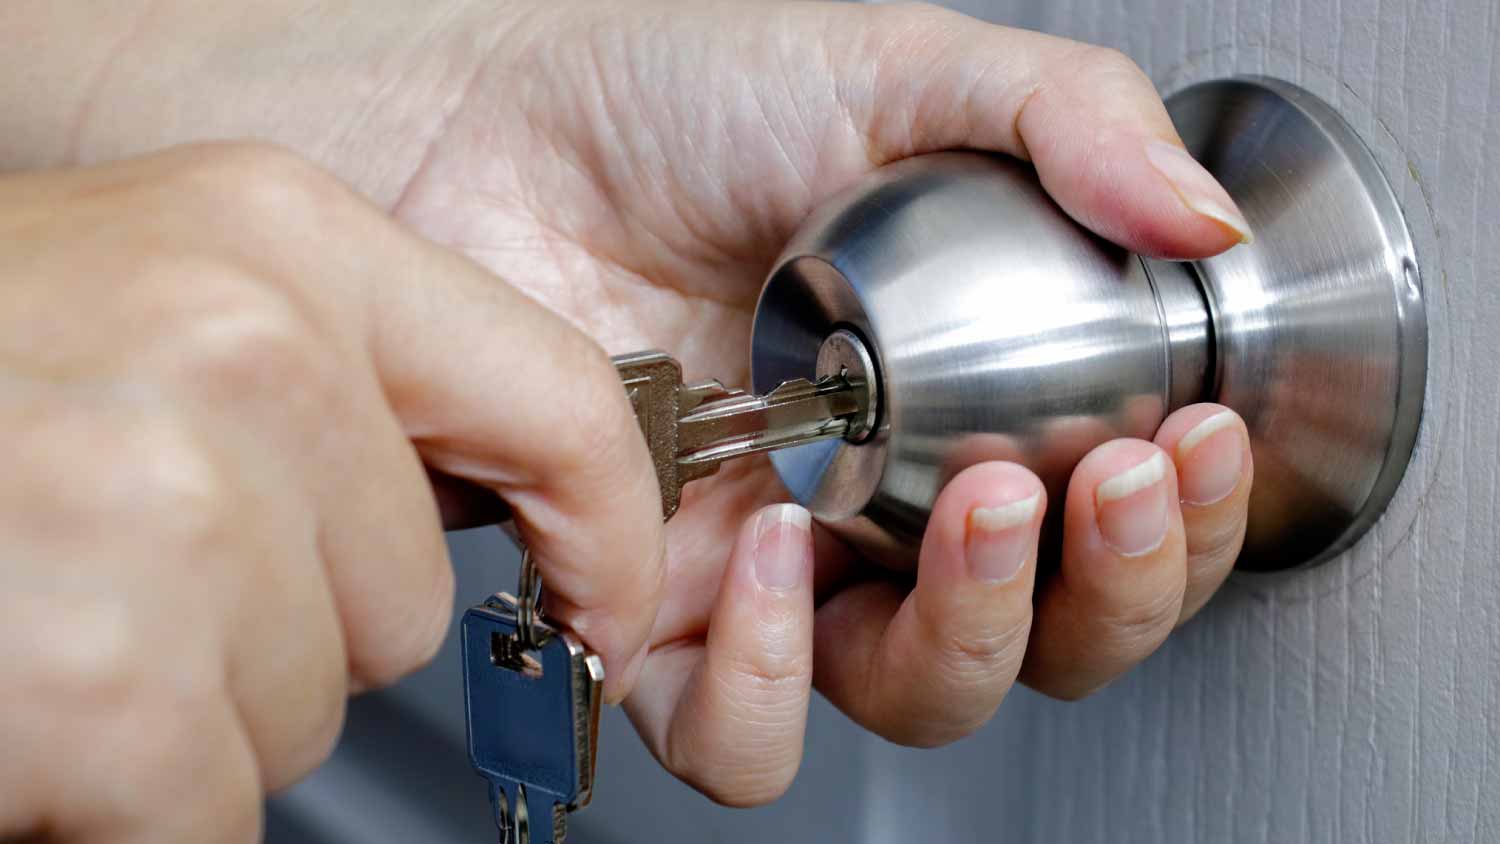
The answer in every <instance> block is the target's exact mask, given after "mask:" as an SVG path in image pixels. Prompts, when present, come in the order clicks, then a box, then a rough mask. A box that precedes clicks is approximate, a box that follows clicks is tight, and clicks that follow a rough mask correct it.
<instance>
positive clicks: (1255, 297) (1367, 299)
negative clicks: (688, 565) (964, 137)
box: [751, 78, 1427, 569]
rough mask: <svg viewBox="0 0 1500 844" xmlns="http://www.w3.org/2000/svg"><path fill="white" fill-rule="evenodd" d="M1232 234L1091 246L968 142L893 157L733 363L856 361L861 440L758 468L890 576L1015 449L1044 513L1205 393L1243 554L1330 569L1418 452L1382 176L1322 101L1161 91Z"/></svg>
mask: <svg viewBox="0 0 1500 844" xmlns="http://www.w3.org/2000/svg"><path fill="white" fill-rule="evenodd" d="M1168 109H1169V111H1170V112H1171V114H1172V118H1173V120H1174V122H1175V123H1176V124H1177V127H1178V129H1179V130H1180V131H1181V133H1182V135H1183V139H1184V140H1185V141H1186V143H1187V145H1188V148H1189V149H1190V150H1191V151H1192V152H1193V154H1194V155H1195V156H1196V157H1197V158H1198V159H1199V160H1200V161H1201V162H1203V164H1204V165H1205V166H1206V167H1207V168H1208V169H1209V170H1210V171H1211V172H1212V173H1213V174H1214V175H1215V176H1216V177H1217V178H1218V179H1219V181H1220V182H1221V183H1222V184H1223V185H1224V186H1225V188H1226V189H1227V190H1228V191H1229V192H1230V194H1231V195H1232V196H1233V197H1234V199H1235V201H1236V202H1237V203H1238V204H1239V206H1240V209H1241V210H1242V211H1243V212H1244V213H1245V215H1246V217H1247V218H1248V219H1249V221H1250V224H1251V226H1252V228H1253V230H1254V232H1255V236H1256V240H1255V242H1254V243H1253V244H1250V245H1246V246H1239V247H1236V248H1235V249H1232V250H1230V251H1229V252H1227V253H1225V254H1224V255H1220V256H1218V257H1215V258H1211V259H1208V260H1205V261H1199V262H1195V263H1191V264H1187V263H1169V262H1162V261H1153V260H1148V259H1142V258H1140V257H1138V256H1135V255H1131V254H1129V253H1127V252H1125V251H1123V250H1121V249H1119V248H1117V247H1114V246H1112V245H1110V244H1108V243H1105V242H1103V241H1101V240H1099V239H1098V238H1096V237H1094V236H1092V235H1090V234H1089V233H1088V232H1086V231H1085V230H1083V229H1082V228H1081V227H1079V226H1078V225H1077V224H1076V223H1074V222H1073V221H1072V220H1071V219H1070V218H1068V217H1067V216H1066V215H1065V214H1063V212H1062V211H1061V210H1060V209H1058V208H1057V206H1056V205H1054V204H1053V203H1052V201H1051V200H1050V199H1049V198H1048V197H1047V195H1046V194H1045V192H1044V191H1043V190H1042V189H1041V187H1040V185H1039V184H1038V183H1037V181H1036V177H1035V174H1034V173H1033V172H1032V171H1031V170H1030V168H1028V167H1027V166H1025V165H1022V164H1020V163H1017V162H1015V161H1012V160H1009V159H1004V158H999V157H990V156H984V155H980V154H975V153H943V154H937V155H927V156H921V157H918V158H913V159H908V160H905V161H902V162H899V163H896V164H893V165H890V166H888V167H885V168H882V169H881V170H879V171H878V172H876V173H874V174H872V175H871V176H870V177H869V178H867V179H866V180H864V181H863V182H862V183H860V184H857V185H855V186H854V187H852V188H851V189H849V190H848V191H846V192H844V193H843V194H841V195H840V196H838V197H837V198H835V199H834V200H832V201H831V202H830V203H829V204H828V205H826V206H825V207H823V208H821V209H820V210H819V211H817V212H816V213H815V214H814V215H813V216H812V217H811V218H810V219H809V220H808V221H807V223H806V224H805V225H804V226H803V228H802V229H801V230H800V231H799V233H798V234H797V235H796V236H795V237H794V238H793V240H792V242H791V243H790V244H789V246H788V247H787V249H786V251H785V252H784V254H783V255H782V257H781V259H780V260H779V261H778V262H777V265H776V267H775V269H774V270H773V271H772V273H771V275H770V277H769V280H768V281H767V282H766V286H765V289H764V290H763V291H762V293H761V298H760V303H759V305H758V308H757V312H756V316H755V326H754V330H753V339H752V354H751V363H752V377H753V380H754V385H755V388H756V390H757V391H764V390H767V389H769V388H770V387H772V386H774V385H775V384H776V383H777V382H778V381H781V380H783V379H786V378H793V377H806V376H807V375H809V374H810V373H816V374H826V373H827V372H828V371H837V369H838V368H840V367H850V368H856V369H859V370H860V372H861V374H865V375H866V376H867V377H870V378H871V379H872V380H873V381H874V383H875V384H876V387H877V390H876V392H877V394H878V396H879V402H878V405H877V407H876V408H875V411H874V419H872V420H870V422H871V424H870V425H869V426H868V427H867V430H866V431H865V432H864V433H863V434H862V435H861V437H860V438H859V441H853V440H843V441H831V442H822V443H814V444H811V445H808V446H804V447H801V448H797V449H791V450H788V451H785V452H781V453H778V454H775V455H773V456H772V461H773V463H774V464H775V466H776V469H777V471H778V472H779V473H780V475H781V479H782V480H783V482H784V483H785V484H786V486H787V488H788V489H789V490H790V491H791V493H792V494H793V496H794V497H795V498H797V499H798V500H799V501H800V502H802V503H803V504H805V505H807V506H808V507H809V508H810V509H811V510H812V511H813V513H814V515H815V516H816V517H817V518H818V519H819V521H821V522H822V523H823V524H825V525H827V526H829V527H830V528H832V529H833V530H834V531H835V532H836V533H838V534H840V535H842V536H843V537H844V538H846V539H847V540H848V541H850V542H852V543H853V544H855V545H856V546H858V547H860V548H861V549H863V550H864V551H866V552H867V553H869V554H871V555H872V556H874V557H875V558H877V559H881V560H884V561H887V562H889V563H892V564H895V565H902V564H910V561H911V560H913V559H915V549H916V547H917V544H918V542H919V540H920V537H921V534H922V531H923V528H924V527H925V525H926V522H927V517H928V514H929V512H930V509H931V506H932V503H933V501H934V499H935V498H936V496H937V493H938V491H939V490H940V489H941V488H942V486H943V484H944V483H945V482H946V481H947V479H948V478H950V477H952V476H953V475H954V474H956V473H957V472H958V471H960V470H962V469H963V468H965V467H967V466H970V465H972V464H974V463H976V462H979V461H982V460H989V459H1008V460H1016V461H1019V462H1021V463H1024V464H1026V465H1027V466H1030V467H1031V468H1032V469H1034V470H1035V471H1036V472H1037V473H1038V474H1039V475H1040V476H1041V478H1042V480H1043V481H1044V482H1045V483H1046V484H1047V486H1048V490H1049V494H1050V495H1051V496H1052V498H1053V500H1054V501H1060V500H1061V495H1060V493H1061V492H1062V490H1063V488H1064V487H1065V485H1066V483H1067V479H1068V476H1069V474H1070V473H1071V471H1072V469H1073V467H1074V466H1075V465H1076V464H1077V463H1078V461H1079V460H1080V459H1082V457H1083V456H1084V455H1085V454H1086V453H1087V452H1088V451H1089V450H1090V449H1092V448H1093V447H1094V446H1096V445H1099V444H1100V443H1103V442H1105V441H1107V440H1109V439H1112V438H1114V437H1120V436H1133V437H1145V438H1150V437H1151V436H1152V435H1153V433H1154V432H1155V430H1156V428H1157V426H1158V425H1160V423H1161V422H1162V420H1163V419H1164V418H1165V417H1166V415H1167V414H1168V413H1170V412H1171V411H1172V410H1174V409H1176V408H1178V407H1181V406H1183V405H1185V404H1189V403H1192V402H1195V401H1204V400H1213V401H1218V402H1222V403H1223V404H1226V405H1228V406H1229V407H1232V408H1234V409H1235V410H1237V411H1238V412H1239V413H1240V414H1241V415H1242V416H1243V417H1244V418H1245V421H1246V422H1247V424H1248V425H1249V429H1250V436H1251V447H1252V450H1253V452H1254V455H1255V471H1256V480H1255V488H1254V493H1253V496H1252V501H1251V516H1250V527H1249V533H1248V536H1247V539H1246V543H1245V550H1244V552H1243V554H1242V555H1241V559H1240V566H1241V567H1242V568H1251V569H1280V568H1288V567H1293V566H1299V565H1309V564H1313V563H1317V562H1321V561H1323V560H1326V559H1328V558H1330V557H1332V556H1333V555H1335V554H1337V553H1338V552H1339V551H1341V550H1343V549H1344V548H1347V547H1348V546H1349V545H1351V544H1352V543H1353V542H1354V541H1355V540H1356V539H1358V538H1359V536H1360V535H1362V534H1363V533H1364V532H1365V531H1366V530H1367V529H1368V528H1369V527H1370V525H1371V524H1373V523H1374V521H1375V520H1376V518H1378V516H1379V514H1380V512H1381V511H1382V510H1383V509H1384V507H1385V505H1386V503H1387V502H1388V501H1389V500H1390V497H1391V495H1392V494H1393V493H1394V492H1395V489H1396V487H1397V485H1398V484H1399V482H1400V480H1401V477H1402V474H1403V473H1404V471H1405V468H1406V464H1407V461H1408V459H1409V457H1410V454H1411V450H1412V447H1413V445H1414V443H1415V440H1416V433H1417V427H1418V423H1419V420H1420V417H1421V410H1422V396H1423V388H1424V385H1425V381H1426V344H1427V337H1426V316H1425V313H1424V311H1423V304H1422V292H1421V282H1420V278H1419V274H1418V270H1417V261H1416V255H1415V253H1414V251H1413V248H1412V243H1411V238H1410V237H1409V235H1408V233H1407V230H1406V225H1405V221H1404V219H1403V217H1402V214H1401V210H1400V207H1399V205H1398V204H1397V203H1396V200H1395V197H1394V195H1393V194H1392V192H1391V190H1390V187H1389V185H1388V184H1387V183H1386V181H1385V179H1384V177H1383V176H1382V175H1381V173H1380V170H1379V168H1378V166H1377V165H1376V163H1375V161H1374V160H1373V158H1372V157H1371V154H1370V153H1369V151H1368V150H1367V149H1366V148H1365V147H1364V145H1363V144H1362V143H1361V142H1360V141H1359V139H1358V137H1357V135H1356V134H1355V133H1354V131H1353V130H1352V129H1351V128H1350V127H1349V126H1348V125H1347V124H1345V123H1344V122H1343V120H1342V119H1341V118H1339V117H1338V115H1337V114H1336V113H1335V112H1334V111H1333V110H1332V109H1331V108H1330V107H1328V106H1327V105H1326V104H1324V103H1323V102H1321V101H1320V100H1318V99H1317V98H1316V97H1314V96H1313V95H1311V94H1309V93H1307V92H1306V91H1303V90H1301V89H1299V88H1296V87H1295V86H1292V85H1289V84H1287V83H1284V82H1279V81H1276V80H1271V79H1264V78H1247V79H1233V80H1223V81H1216V82H1211V83H1205V84H1202V85H1198V86H1195V87H1193V88H1189V89H1187V90H1185V91H1183V92H1181V93H1179V94H1177V95H1175V96H1173V97H1172V98H1170V99H1169V100H1168Z"/></svg>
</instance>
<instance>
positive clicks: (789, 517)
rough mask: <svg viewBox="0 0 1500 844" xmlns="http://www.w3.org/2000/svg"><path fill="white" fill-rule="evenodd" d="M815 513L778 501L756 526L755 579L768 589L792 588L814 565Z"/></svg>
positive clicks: (762, 514) (765, 512) (766, 511)
mask: <svg viewBox="0 0 1500 844" xmlns="http://www.w3.org/2000/svg"><path fill="white" fill-rule="evenodd" d="M811 530H812V514H811V513H809V512H807V510H805V509H803V508H801V507H798V506H797V505H796V504H778V505H776V506H775V507H771V508H768V509H767V510H765V511H764V512H763V513H761V514H760V520H759V521H758V522H757V523H756V526H755V579H756V580H759V581H760V585H761V586H764V587H765V588H767V589H774V590H777V591H780V590H785V589H791V588H793V587H795V586H797V584H799V583H801V582H802V575H803V572H804V571H806V570H807V568H808V567H809V566H810V565H811V564H812V543H811V542H809V541H808V539H809V536H810V534H811Z"/></svg>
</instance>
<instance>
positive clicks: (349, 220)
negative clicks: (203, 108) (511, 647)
mask: <svg viewBox="0 0 1500 844" xmlns="http://www.w3.org/2000/svg"><path fill="white" fill-rule="evenodd" d="M178 154H179V155H190V154H196V155H201V156H203V157H205V158H206V159H207V163H206V164H204V165H201V166H199V167H198V168H196V169H195V170H194V171H193V178H192V180H191V181H192V182H193V184H194V185H201V184H203V183H211V184H221V185H227V186H228V187H227V188H226V187H220V188H215V189H211V190H208V191H207V192H206V193H205V194H204V195H206V196H208V197H209V198H215V197H216V198H218V199H220V200H226V201H222V202H218V203H216V205H218V206H221V207H232V208H234V209H236V213H237V214H238V215H240V216H239V217H237V218H236V219H237V220H238V221H239V222H240V223H242V225H240V226H238V227H237V228H236V229H235V237H234V238H233V239H231V240H229V241H227V242H226V243H224V244H222V246H223V248H225V249H227V250H233V251H231V252H230V253H229V254H237V255H241V256H242V257H243V258H244V260H246V261H247V262H249V266H251V267H254V268H256V269H257V270H258V271H259V272H260V273H261V274H263V275H264V276H265V277H269V278H280V279H289V280H290V281H289V282H288V283H289V284H290V285H292V286H293V287H294V289H295V292H296V294H297V297H298V299H299V301H302V302H305V303H307V304H306V307H307V308H309V310H311V311H312V312H313V313H314V316H313V317H312V318H313V319H314V320H315V321H318V322H321V323H326V324H329V325H333V326H336V327H338V328H339V329H340V332H339V333H340V337H347V338H348V342H349V343H351V344H353V345H355V346H356V348H355V349H354V353H358V354H365V355H368V357H369V359H371V360H372V361H373V364H374V367H373V368H374V371H375V373H376V375H377V376H378V380H379V384H380V387H381V389H382V391H383V396H384V399H385V401H386V402H387V403H388V405H389V408H390V410H393V411H394V414H395V417H396V420H397V422H398V423H399V427H400V429H401V430H402V431H403V432H404V434H405V436H407V437H409V438H410V439H411V441H412V442H414V443H415V445H416V447H417V450H418V452H419V453H420V455H421V457H422V459H423V460H424V461H426V462H427V463H429V464H430V465H431V466H432V468H433V469H435V470H437V471H438V472H441V473H444V474H447V475H450V476H454V477H458V478H462V479H464V480H468V481H473V482H477V483H480V484H483V485H484V486H487V487H489V488H490V489H492V490H494V491H496V492H497V493H499V494H500V495H501V496H502V497H503V498H505V499H506V501H507V503H508V504H510V505H511V508H512V510H513V511H514V513H515V516H516V520H517V523H518V526H519V527H520V530H521V533H522V535H523V536H524V537H525V539H526V540H527V542H528V543H529V544H530V545H531V546H532V549H533V550H534V551H535V552H536V556H537V559H538V561H539V564H540V565H541V568H542V573H543V575H544V578H545V580H546V585H547V590H548V595H549V598H548V600H549V606H548V609H549V611H550V612H552V613H553V614H554V615H556V616H558V617H559V618H561V619H562V620H563V621H565V622H566V623H568V624H569V625H570V626H572V627H573V628H574V629H575V630H577V631H578V633H579V634H580V635H581V636H582V637H583V638H584V640H585V641H586V642H588V644H589V645H590V646H591V647H592V648H593V649H594V650H595V651H596V652H598V653H599V655H600V656H601V657H602V658H603V659H604V662H605V670H606V681H605V684H606V685H605V695H606V697H607V698H608V699H610V700H618V699H619V698H620V697H622V696H623V694H624V693H625V691H626V690H628V689H629V687H630V685H631V683H632V682H633V670H634V669H633V668H632V666H638V664H639V659H638V658H636V655H637V654H638V653H639V652H640V651H641V650H642V649H643V648H644V644H645V641H646V637H647V634H648V633H649V631H650V629H651V624H652V621H653V619H654V617H655V614H656V608H657V605H658V603H659V601H660V594H659V593H660V586H661V582H662V576H663V568H664V566H663V541H662V537H663V534H662V523H661V522H662V518H661V507H660V493H659V490H658V488H657V484H656V475H655V472H654V470H653V468H652V465H651V461H650V458H649V455H648V454H647V452H646V447H645V444H644V442H643V440H642V437H641V435H640V430H639V428H638V427H637V425H636V422H635V417H634V413H633V411H632V410H631V407H630V403H629V401H628V400H627V398H626V395H625V391H624V389H623V388H622V387H621V385H620V381H619V377H618V375H617V374H616V372H615V369H614V367H613V365H612V364H611V363H610V361H609V359H608V358H607V357H606V356H605V354H604V352H603V350H602V349H600V348H599V347H598V345H597V344H595V343H593V342H592V341H591V340H589V339H588V338H587V337H585V336H584V335H583V334H582V333H581V332H579V331H578V330H577V329H575V328H574V327H572V326H571V325H569V324H568V323H567V322H565V321H564V320H563V319H562V318H561V317H559V316H557V315H556V314H553V313H552V312H551V311H548V310H547V309H545V308H543V307H542V306H540V305H538V304H537V303H536V302H534V301H533V300H531V299H529V298H527V297H526V296H525V295H523V294H521V293H520V292H519V291H517V290H516V289H515V288H513V287H511V286H509V285H507V284H505V283H503V282H502V281H501V280H500V279H498V278H496V277H495V276H493V275H492V274H490V273H489V272H487V271H485V270H484V269H482V268H481V267H479V266H478V265H477V264H475V263H474V262H472V261H470V260H468V259H466V258H464V257H463V256H461V255H458V254H457V253H454V252H451V251H449V250H446V249H442V248H439V247H438V246H436V245H434V244H431V243H429V242H427V241H425V240H422V239H421V238H419V237H416V236H415V235H413V234H411V233H410V232H408V231H406V230H405V229H403V228H401V227H400V226H398V225H397V224H395V223H394V222H393V221H392V220H390V219H389V218H388V217H387V216H386V215H384V214H382V213H381V212H379V211H378V210H377V209H375V208H374V207H373V206H371V205H369V203H368V202H366V201H364V200H363V199H361V198H359V197H357V196H355V195H354V194H353V193H352V192H350V191H349V190H348V189H347V188H345V187H344V186H343V185H341V184H339V183H337V182H336V181H335V180H333V179H332V178H331V177H329V176H327V175H326V174H324V173H322V172H321V171H319V170H317V169H316V168H313V167H311V166H310V165H307V164H305V163H303V162H302V161H300V160H299V159H297V158H295V157H293V156H291V155H289V154H287V153H284V152H279V151H275V150H269V149H265V148H261V147H253V146H252V147H230V148H227V150H226V148H224V147H210V148H200V149H198V150H193V151H188V152H183V153H178ZM195 189H196V190H198V191H200V192H203V191H204V189H203V188H202V187H197V188H195ZM268 221H274V222H268ZM298 237H306V238H307V239H308V240H307V241H306V242H302V241H298V240H297V238H298ZM309 256H316V266H315V267H314V268H310V266H309V264H310V263H312V262H313V260H314V259H312V258H310V257H309ZM312 269H315V270H316V276H317V281H318V283H317V284H316V285H313V284H310V283H308V278H309V275H310V273H311V272H312ZM351 329H352V330H351ZM299 362H301V363H308V362H306V361H299ZM311 363H316V361H313V362H311ZM351 401H352V402H354V406H355V407H356V408H366V407H368V405H367V404H363V403H361V401H360V399H359V398H358V397H357V396H355V397H354V398H352V399H351ZM370 437H371V438H372V439H371V440H370V443H372V444H373V445H371V446H370V447H371V448H374V449H377V450H378V448H379V446H378V440H379V437H380V434H379V433H378V432H372V433H371V434H370ZM351 453H364V454H369V453H371V452H361V451H359V450H357V449H356V450H352V451H351ZM387 456H388V457H389V462H388V463H386V464H383V465H385V466H386V467H387V470H388V471H389V473H390V476H389V477H388V478H386V479H384V482H385V483H390V484H392V485H396V484H400V485H402V486H408V485H410V486H414V487H417V488H420V490H421V493H420V495H419V494H417V493H410V494H402V495H394V494H393V497H392V499H391V500H390V501H389V502H386V503H384V504H381V506H379V507H378V508H377V514H375V515H371V516H370V517H368V518H366V519H364V521H363V524H365V525H368V526H369V527H370V529H371V530H372V531H374V532H375V533H376V534H377V535H381V536H385V535H390V534H391V532H392V531H395V530H396V529H397V528H396V526H397V525H402V526H406V529H407V530H408V531H409V536H408V540H409V541H410V542H411V543H412V545H411V546H410V548H417V547H419V546H420V545H421V544H422V543H428V542H433V541H435V539H434V537H435V536H436V524H437V521H436V515H435V514H436V507H435V505H434V504H433V502H432V493H431V491H430V488H429V487H428V484H427V482H426V480H425V479H424V478H422V477H421V474H420V472H419V471H417V470H416V469H415V468H413V470H412V471H410V472H408V471H405V470H404V469H403V468H402V461H401V460H400V459H398V458H397V457H396V456H395V455H387ZM413 477H415V480H414V481H412V482H411V483H410V484H408V480H409V479H411V478H413ZM383 494H384V493H380V492H375V493H372V495H374V496H379V495H383ZM418 499H420V500H421V501H422V502H423V503H422V504H421V505H420V506H418V504H417V503H416V501H417V500H418ZM367 500H368V499H367ZM377 519H379V520H381V521H378V522H377ZM350 529H351V530H358V526H355V527H351V528H350ZM398 550H403V549H386V550H385V552H384V554H382V553H380V549H378V548H377V549H376V550H375V551H372V552H371V553H372V554H374V555H375V556H376V557H377V559H379V558H383V557H385V556H388V555H390V554H392V553H395V552H396V551H398ZM404 550H410V549H404ZM412 553H423V554H425V552H419V551H413V552H412ZM422 559H423V561H421V562H419V563H418V564H417V566H416V569H415V570H417V571H419V573H420V574H419V577H418V581H417V582H416V583H415V585H413V586H412V587H411V588H412V590H413V594H414V596H415V597H414V599H411V600H412V602H413V605H414V606H418V605H419V606H423V607H430V606H432V605H433V601H432V596H431V592H434V591H441V590H442V589H445V588H447V587H446V583H447V581H445V580H443V579H442V578H441V577H440V576H439V575H437V574H436V573H435V572H436V571H437V569H438V568H440V566H438V565H437V564H436V563H433V562H432V561H433V560H437V561H441V560H443V559H445V558H444V557H442V556H440V555H432V556H423V558H422ZM387 565H393V564H391V563H387ZM361 571H362V574H361V575H360V576H361V577H362V580H361V581H360V582H359V583H349V582H341V581H338V579H337V578H336V582H335V584H334V588H335V592H336V593H337V594H338V598H339V601H340V606H341V608H342V607H343V606H344V605H345V603H346V602H348V601H350V600H351V599H354V600H355V603H358V601H357V599H358V598H361V597H364V596H366V595H369V594H374V593H377V592H380V591H381V590H384V594H386V595H389V596H395V597H399V595H400V593H401V591H402V590H401V589H397V588H392V587H391V586H389V585H385V584H383V583H382V578H383V577H384V576H385V575H386V572H385V571H384V570H383V568H382V566H381V565H380V564H377V563H376V562H369V563H368V565H367V566H365V567H362V569H361ZM424 577H425V579H423V578H424ZM346 588H347V590H348V593H351V594H346ZM411 612H412V613H419V614H420V611H419V610H412V611H411ZM377 615H380V613H379V612H376V611H371V612H370V613H369V616H370V617H371V618H373V617H376V616H377ZM390 617H394V618H412V616H411V615H410V614H408V615H402V614H401V613H400V612H399V611H395V610H393V611H392V612H391V614H390ZM413 623H414V624H415V625H417V626H418V629H421V630H422V631H423V632H422V633H421V634H420V635H418V636H417V637H415V638H417V639H421V638H422V637H423V636H427V635H429V634H428V633H426V628H425V627H422V626H421V625H429V621H428V620H427V618H426V615H425V614H422V615H421V617H420V618H415V619H414V622H413ZM351 635H352V634H351ZM350 650H351V653H354V652H355V651H356V646H355V645H354V643H352V642H351V648H350Z"/></svg>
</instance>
